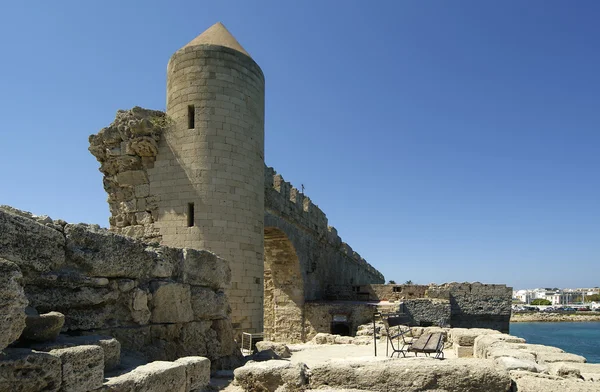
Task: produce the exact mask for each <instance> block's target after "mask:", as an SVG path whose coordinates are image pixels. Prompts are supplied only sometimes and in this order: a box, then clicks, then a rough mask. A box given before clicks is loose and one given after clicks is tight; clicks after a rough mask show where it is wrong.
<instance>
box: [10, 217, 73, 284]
mask: <svg viewBox="0 0 600 392" xmlns="http://www.w3.org/2000/svg"><path fill="white" fill-rule="evenodd" d="M0 233H2V235H0V258H4V259H6V260H10V261H12V262H14V263H16V264H17V265H18V266H19V268H21V271H22V273H23V275H24V278H25V282H29V281H32V280H35V279H37V277H38V276H39V275H40V274H42V273H45V272H49V271H52V270H54V269H57V268H59V267H61V266H62V265H64V263H65V250H64V245H65V238H64V236H63V234H62V233H61V232H60V231H58V230H56V229H54V228H52V227H48V226H45V225H43V224H40V223H38V222H36V221H35V220H33V219H31V218H27V217H25V216H21V215H16V214H15V213H11V212H8V211H7V210H5V209H2V208H0Z"/></svg>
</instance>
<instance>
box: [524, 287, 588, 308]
mask: <svg viewBox="0 0 600 392" xmlns="http://www.w3.org/2000/svg"><path fill="white" fill-rule="evenodd" d="M599 294H600V288H598V287H594V288H564V289H559V288H536V289H521V290H515V291H513V300H517V301H520V302H522V303H525V304H530V303H531V301H533V300H534V299H545V300H548V301H550V302H551V303H552V305H569V304H576V303H579V304H584V303H586V302H591V301H586V298H589V297H590V296H592V295H599Z"/></svg>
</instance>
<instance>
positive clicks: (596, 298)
mask: <svg viewBox="0 0 600 392" xmlns="http://www.w3.org/2000/svg"><path fill="white" fill-rule="evenodd" d="M585 300H586V301H589V302H598V301H600V294H593V295H588V296H587V297H585Z"/></svg>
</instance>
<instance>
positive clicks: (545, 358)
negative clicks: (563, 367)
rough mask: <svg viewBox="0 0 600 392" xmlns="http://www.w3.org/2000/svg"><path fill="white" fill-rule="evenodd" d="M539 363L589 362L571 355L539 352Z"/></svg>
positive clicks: (579, 356)
mask: <svg viewBox="0 0 600 392" xmlns="http://www.w3.org/2000/svg"><path fill="white" fill-rule="evenodd" d="M536 355H537V362H538V363H554V362H575V363H585V362H587V360H586V359H585V357H582V356H581V355H577V354H571V353H552V352H538V353H536Z"/></svg>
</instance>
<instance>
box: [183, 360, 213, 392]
mask: <svg viewBox="0 0 600 392" xmlns="http://www.w3.org/2000/svg"><path fill="white" fill-rule="evenodd" d="M175 363H176V364H181V365H183V366H185V375H186V379H187V386H186V390H187V391H196V390H199V389H202V388H204V387H206V386H207V385H208V383H209V382H210V360H209V359H208V358H204V357H183V358H179V359H178V360H176V361H175Z"/></svg>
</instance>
